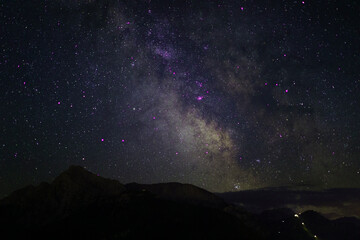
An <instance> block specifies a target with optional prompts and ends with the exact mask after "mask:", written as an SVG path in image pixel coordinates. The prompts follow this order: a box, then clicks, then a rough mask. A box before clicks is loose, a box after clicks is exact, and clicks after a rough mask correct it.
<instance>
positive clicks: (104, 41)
mask: <svg viewBox="0 0 360 240" xmlns="http://www.w3.org/2000/svg"><path fill="white" fill-rule="evenodd" d="M0 6H1V11H0V13H1V15H0V19H1V20H0V21H1V34H0V35H1V36H0V41H1V45H0V46H1V48H0V50H1V59H0V71H1V81H0V101H1V107H0V113H1V114H0V129H1V134H0V194H1V195H5V194H8V193H9V192H10V191H12V190H14V189H16V188H18V187H20V186H23V185H25V184H29V183H32V184H37V183H39V182H40V181H50V180H51V179H53V178H54V177H55V176H56V175H57V174H59V173H60V172H61V171H63V170H64V169H66V168H67V167H68V166H69V165H71V164H77V165H82V166H84V167H86V168H87V169H89V170H90V171H93V172H95V173H97V174H100V175H102V176H105V177H110V178H114V179H117V180H119V181H121V182H123V183H127V182H132V181H136V182H142V183H154V182H169V181H177V182H187V183H192V184H195V185H197V186H200V187H203V188H205V189H208V190H210V191H218V192H221V191H235V190H241V189H251V188H260V187H267V186H303V185H306V186H310V187H311V188H332V187H360V173H359V172H360V145H359V142H360V136H359V132H360V124H359V123H360V118H359V94H360V91H359V85H360V82H359V79H360V70H359V69H360V60H359V52H360V51H359V50H360V49H359V39H360V34H359V29H360V28H359V22H360V18H359V12H358V11H357V10H358V9H359V4H358V3H357V2H356V1H333V2H327V1H317V3H312V2H310V1H283V2H280V1H271V3H266V4H265V3H259V2H255V1H144V2H137V3H135V1H115V0H113V1H111V0H98V1H95V0H92V1H90V0H89V1H65V0H63V1H60V0H55V1H31V2H30V1H10V2H6V3H1V5H0Z"/></svg>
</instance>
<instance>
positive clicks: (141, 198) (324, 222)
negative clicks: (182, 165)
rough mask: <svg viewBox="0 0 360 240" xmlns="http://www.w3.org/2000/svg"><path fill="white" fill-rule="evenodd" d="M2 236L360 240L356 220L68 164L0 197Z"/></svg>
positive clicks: (0, 227)
mask: <svg viewBox="0 0 360 240" xmlns="http://www.w3.org/2000/svg"><path fill="white" fill-rule="evenodd" d="M0 232H1V236H2V239H140V238H146V239H163V238H167V239H324V240H325V239H329V240H330V239H337V240H338V239H343V240H347V239H348V240H350V239H354V240H355V239H356V240H358V239H360V220H359V219H357V218H341V219H337V220H328V219H327V218H325V217H323V216H322V215H320V214H319V213H317V212H315V211H307V212H304V213H302V214H299V215H295V213H294V212H293V211H292V210H290V209H287V208H281V209H275V210H268V211H264V212H262V213H261V214H253V213H249V212H247V211H245V210H244V209H243V208H240V207H236V206H233V205H229V204H227V203H226V202H225V201H224V200H223V199H222V198H220V197H219V196H216V195H214V194H212V193H210V192H207V191H205V190H203V189H201V188H198V187H195V186H193V185H189V184H180V183H164V184H153V185H141V184H136V183H131V184H127V185H123V184H121V183H119V182H117V181H115V180H110V179H105V178H102V177H98V176H96V175H95V174H92V173H90V172H88V171H86V170H85V169H83V168H81V167H78V166H72V167H70V168H69V169H68V170H67V171H65V172H63V173H62V174H60V176H58V177H57V178H56V179H55V180H54V181H53V182H52V183H51V184H49V183H42V184H40V185H39V186H37V187H34V186H29V187H25V188H23V189H20V190H18V191H15V192H14V193H12V194H11V195H10V196H8V197H6V198H5V199H3V200H1V201H0ZM315 235H316V236H315ZM3 237H4V238H3Z"/></svg>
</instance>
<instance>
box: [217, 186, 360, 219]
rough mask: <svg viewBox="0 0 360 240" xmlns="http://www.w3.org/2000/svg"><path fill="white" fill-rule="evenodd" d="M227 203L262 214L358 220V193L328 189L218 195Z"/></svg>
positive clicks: (254, 191) (351, 190) (359, 202)
mask: <svg viewBox="0 0 360 240" xmlns="http://www.w3.org/2000/svg"><path fill="white" fill-rule="evenodd" d="M217 195H218V196H220V197H222V198H223V199H225V200H226V201H227V202H228V203H232V204H236V205H239V206H243V207H244V208H246V209H247V210H249V211H251V212H255V213H261V212H262V211H264V210H267V209H273V208H284V207H285V208H291V209H293V211H295V212H304V211H307V210H316V211H318V212H320V213H321V214H323V215H325V216H326V217H327V218H330V219H336V218H340V217H352V216H354V217H358V218H360V189H353V188H348V189H346V188H345V189H328V190H324V191H309V190H293V189H287V188H265V189H257V190H247V191H239V192H227V193H219V194H217Z"/></svg>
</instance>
